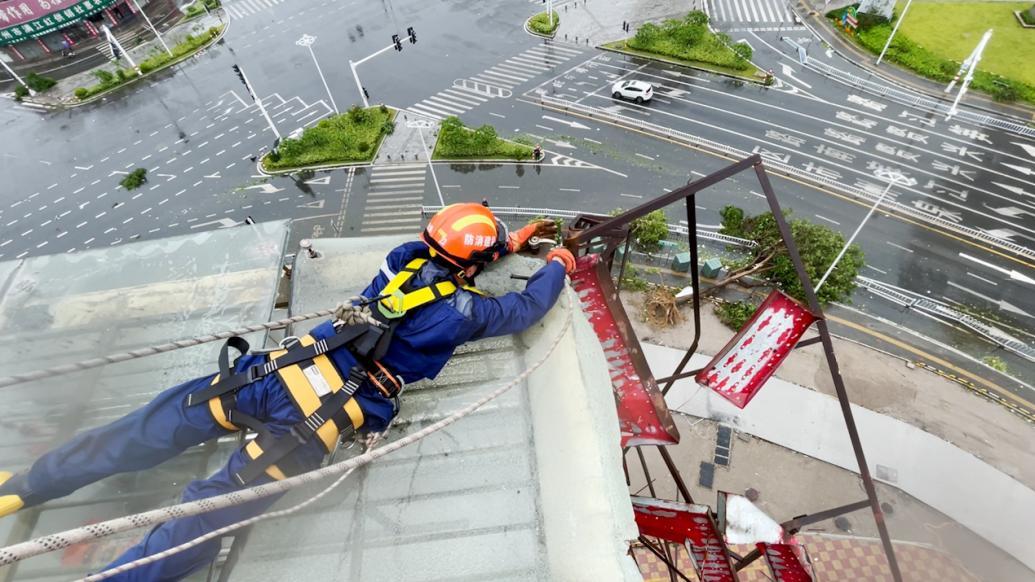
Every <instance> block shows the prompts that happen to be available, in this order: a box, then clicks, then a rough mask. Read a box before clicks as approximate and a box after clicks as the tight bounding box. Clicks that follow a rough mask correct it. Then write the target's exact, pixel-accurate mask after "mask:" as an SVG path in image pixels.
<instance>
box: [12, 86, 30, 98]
mask: <svg viewBox="0 0 1035 582" xmlns="http://www.w3.org/2000/svg"><path fill="white" fill-rule="evenodd" d="M28 96H29V90H28V89H26V88H25V85H22V84H18V85H15V86H14V100H15V101H21V100H22V99H24V98H26V97H28Z"/></svg>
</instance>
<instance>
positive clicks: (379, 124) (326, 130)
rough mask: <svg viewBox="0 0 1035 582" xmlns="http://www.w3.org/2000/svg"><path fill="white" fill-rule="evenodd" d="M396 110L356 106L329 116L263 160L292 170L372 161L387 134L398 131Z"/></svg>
mask: <svg viewBox="0 0 1035 582" xmlns="http://www.w3.org/2000/svg"><path fill="white" fill-rule="evenodd" d="M394 120H395V110H393V109H389V108H387V107H385V106H383V105H382V106H380V107H368V108H367V109H363V108H360V107H353V108H352V109H350V110H349V111H348V112H346V113H342V114H341V115H336V116H334V117H328V118H327V119H324V120H322V121H320V123H317V124H316V125H314V126H313V127H310V128H307V129H306V130H305V131H303V132H302V135H301V136H299V137H298V139H285V140H284V141H282V142H280V148H279V149H278V152H277V154H267V155H266V157H264V158H263V159H262V166H263V168H265V169H266V170H293V169H298V168H304V167H306V166H319V165H329V164H344V163H350V162H369V161H370V160H372V159H374V155H375V154H376V153H377V148H378V147H380V145H381V140H382V139H384V136H386V135H388V134H390V133H392V131H394V130H395V124H394Z"/></svg>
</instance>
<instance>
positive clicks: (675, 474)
mask: <svg viewBox="0 0 1035 582" xmlns="http://www.w3.org/2000/svg"><path fill="white" fill-rule="evenodd" d="M658 452H659V453H661V458H662V460H664V461H665V466H666V467H668V472H669V474H670V475H672V479H673V480H674V481H675V482H676V489H678V490H679V493H680V494H682V496H683V500H684V501H686V502H687V503H693V502H694V498H693V496H692V495H690V490H689V489H687V488H686V483H684V482H683V476H682V475H680V474H679V469H678V468H677V467H676V463H675V462H674V461H673V460H672V456H671V455H669V454H668V450H666V449H665V447H664V446H661V445H659V446H658Z"/></svg>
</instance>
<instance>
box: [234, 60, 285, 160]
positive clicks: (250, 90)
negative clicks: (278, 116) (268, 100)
mask: <svg viewBox="0 0 1035 582" xmlns="http://www.w3.org/2000/svg"><path fill="white" fill-rule="evenodd" d="M234 70H235V71H237V74H238V75H239V76H240V77H241V82H242V83H244V88H245V89H247V90H248V95H250V96H251V98H252V102H254V103H255V104H256V105H258V106H259V111H261V112H262V116H263V117H265V118H266V122H267V123H269V124H270V129H271V130H273V135H275V136H277V143H280V140H281V137H280V132H279V131H277V126H276V125H273V120H272V119H270V114H269V113H266V108H265V107H263V106H262V98H261V97H259V96H258V95H257V94H256V93H255V89H254V86H253V85H252V83H251V81H249V80H248V76H247V75H245V74H244V69H242V68H241V67H239V66H237V65H234ZM273 149H277V144H273Z"/></svg>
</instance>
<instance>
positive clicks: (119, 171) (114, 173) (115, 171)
mask: <svg viewBox="0 0 1035 582" xmlns="http://www.w3.org/2000/svg"><path fill="white" fill-rule="evenodd" d="M117 174H125V175H127V176H128V175H129V172H123V171H122V170H112V171H111V173H110V174H108V177H109V178H111V177H112V176H115V175H117Z"/></svg>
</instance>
